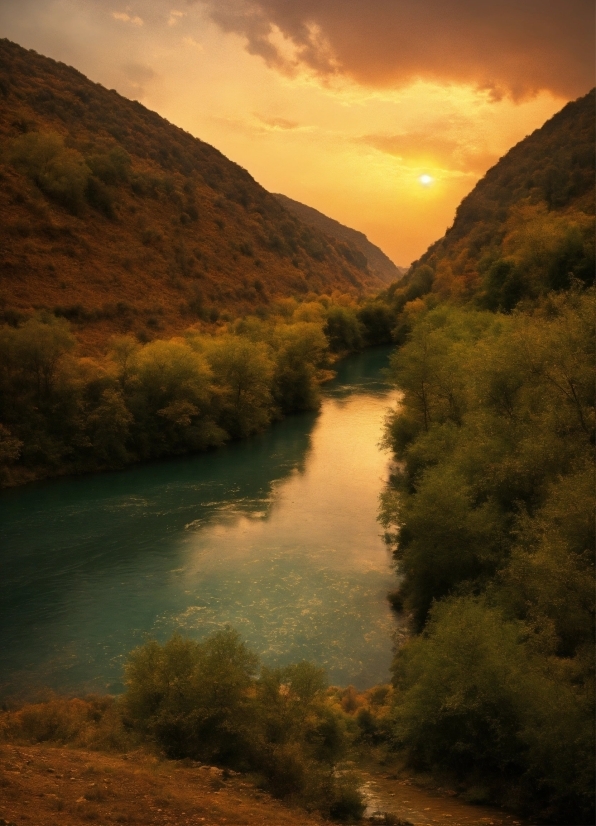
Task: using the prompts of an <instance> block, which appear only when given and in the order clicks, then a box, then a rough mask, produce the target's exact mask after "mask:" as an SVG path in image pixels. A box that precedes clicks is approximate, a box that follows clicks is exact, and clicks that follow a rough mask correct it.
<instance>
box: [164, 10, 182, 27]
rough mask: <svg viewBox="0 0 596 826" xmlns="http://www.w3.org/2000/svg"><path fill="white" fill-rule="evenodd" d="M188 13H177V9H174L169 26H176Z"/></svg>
mask: <svg viewBox="0 0 596 826" xmlns="http://www.w3.org/2000/svg"><path fill="white" fill-rule="evenodd" d="M185 15H186V12H184V11H176V9H172V11H171V12H170V17H169V18H168V26H170V27H171V26H175V25H176V23H178V22H179V21H180V18H181V17H185Z"/></svg>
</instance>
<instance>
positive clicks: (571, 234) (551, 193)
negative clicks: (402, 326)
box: [396, 91, 595, 311]
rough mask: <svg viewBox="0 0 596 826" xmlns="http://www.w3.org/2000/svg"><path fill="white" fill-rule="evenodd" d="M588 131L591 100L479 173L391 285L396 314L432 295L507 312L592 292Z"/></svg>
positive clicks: (571, 105)
mask: <svg viewBox="0 0 596 826" xmlns="http://www.w3.org/2000/svg"><path fill="white" fill-rule="evenodd" d="M594 128H595V113H594V91H592V92H590V93H588V94H587V95H585V96H584V97H582V98H579V99H578V100H576V101H574V102H572V103H569V104H567V105H566V106H565V107H564V108H563V109H562V110H561V111H560V112H558V113H557V114H556V115H555V116H554V117H552V118H551V119H550V120H549V121H547V123H545V124H544V126H542V127H541V128H540V129H537V130H536V131H535V132H533V133H532V134H531V135H529V136H528V137H527V138H525V139H524V140H522V141H521V142H520V143H518V144H517V145H516V146H514V147H513V148H512V149H511V150H510V151H509V152H508V153H507V154H506V155H505V156H504V157H503V158H501V159H500V160H499V162H498V163H497V164H496V165H495V166H494V167H492V168H491V169H489V171H488V172H487V173H486V175H485V176H484V178H482V180H480V181H479V182H478V184H477V185H476V186H475V187H474V189H473V190H472V192H470V194H469V195H468V196H466V197H465V198H464V199H463V201H462V202H461V204H460V206H459V207H458V209H457V212H456V215H455V220H454V222H453V225H452V226H451V227H450V229H448V230H447V232H446V233H445V235H444V236H443V238H441V239H439V240H438V241H437V242H436V243H434V244H433V245H432V246H431V247H429V249H428V250H427V251H426V253H425V254H424V255H423V256H422V257H421V258H420V259H419V260H418V261H416V262H414V264H413V265H412V267H411V268H410V271H409V273H408V275H407V276H406V277H405V279H404V281H403V282H402V283H401V284H400V285H399V291H398V293H399V295H400V296H401V298H400V301H399V304H400V305H401V307H403V306H404V304H405V303H407V301H411V300H413V299H416V298H418V297H419V296H421V295H423V294H425V293H427V292H429V291H430V290H432V292H435V293H437V294H438V295H440V296H442V297H451V298H455V299H457V300H464V301H469V300H473V301H474V302H475V303H477V304H479V305H480V306H482V307H485V308H487V309H492V310H504V311H510V310H511V309H513V307H515V306H516V304H517V303H518V302H519V301H521V300H523V299H530V300H534V299H536V298H538V297H539V296H540V295H543V294H544V293H546V292H548V291H549V290H553V289H554V290H560V289H564V288H566V287H567V286H569V284H570V278H571V277H574V278H576V279H579V280H580V281H581V282H583V283H585V284H590V283H592V282H593V279H594V152H595V146H594ZM431 285H432V286H431ZM398 293H396V295H397V294H398Z"/></svg>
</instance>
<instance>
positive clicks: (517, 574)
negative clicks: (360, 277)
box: [382, 95, 596, 824]
mask: <svg viewBox="0 0 596 826" xmlns="http://www.w3.org/2000/svg"><path fill="white" fill-rule="evenodd" d="M593 143H594V107H593V96H592V95H589V96H587V97H585V98H583V99H581V100H579V101H576V102H575V103H572V104H569V105H568V106H566V107H565V109H563V110H562V112H560V113H559V114H558V115H556V116H555V117H554V118H553V119H552V120H551V121H549V122H548V123H547V124H546V125H545V126H544V127H543V128H542V129H540V130H538V131H537V132H535V133H534V134H533V135H531V136H530V137H529V138H527V139H526V140H525V141H523V142H522V143H521V144H519V145H518V146H516V147H515V148H514V149H513V150H511V152H509V153H508V155H506V156H505V158H503V159H502V160H501V161H500V162H499V163H498V164H497V165H496V166H495V167H494V168H493V169H492V170H491V171H490V172H489V173H488V174H487V176H486V177H485V179H484V180H483V181H481V182H480V183H479V184H478V186H477V187H476V189H475V190H474V192H472V193H471V194H470V195H469V196H468V197H467V198H466V199H465V200H464V201H463V202H462V204H461V206H460V208H459V210H458V213H457V216H456V220H455V223H454V225H453V227H452V228H451V230H450V231H449V232H448V233H447V234H446V235H445V237H444V238H442V239H441V240H440V241H439V242H437V243H436V244H435V245H434V246H433V247H431V249H430V250H429V251H428V252H427V253H426V255H425V256H423V258H422V259H421V261H420V262H418V264H417V265H416V266H415V267H413V269H412V271H411V272H410V273H409V275H408V276H407V278H406V279H404V281H405V285H404V286H403V287H402V286H401V285H398V286H397V288H396V289H395V290H393V291H391V290H390V291H388V298H389V300H390V301H392V302H393V303H392V306H393V308H394V311H397V312H398V313H400V322H399V324H398V335H399V337H401V339H402V342H403V346H402V347H400V348H399V350H398V351H397V352H396V353H395V355H394V357H393V359H392V365H391V370H392V373H393V378H394V381H395V383H396V385H397V386H398V387H399V388H400V390H401V391H402V393H403V396H402V399H401V401H400V407H399V409H397V410H394V411H392V413H391V415H390V416H389V417H388V420H387V430H386V442H387V445H388V446H391V447H392V449H393V450H394V452H395V454H396V458H397V459H398V460H399V463H398V464H396V472H395V475H394V478H393V480H392V483H391V485H390V486H389V487H388V489H387V491H386V493H385V498H384V503H383V508H382V520H383V522H384V524H385V527H386V529H387V532H388V533H387V537H388V540H389V541H390V542H391V543H392V544H393V546H394V552H395V555H396V558H397V559H398V560H399V565H400V570H401V573H402V577H401V582H400V585H399V589H398V590H397V591H396V592H395V593H394V594H392V596H391V599H392V602H393V604H394V607H395V608H396V609H397V610H399V611H404V612H405V613H406V615H407V616H408V617H409V621H410V624H411V628H412V631H413V636H412V638H411V639H410V640H409V641H408V642H407V644H406V645H404V646H403V647H402V649H401V650H400V651H398V653H397V655H396V658H395V661H394V689H395V700H394V708H393V718H392V719H393V729H392V737H393V741H394V743H397V744H399V745H400V746H401V747H402V748H403V749H404V751H405V752H406V754H407V756H408V759H409V761H410V762H411V763H412V764H413V765H416V766H417V767H418V768H422V769H425V770H429V769H430V770H432V771H437V770H440V771H441V772H448V773H451V774H452V776H454V782H458V783H462V784H466V785H467V786H468V790H469V794H470V796H471V798H472V797H473V799H475V800H477V801H483V800H485V801H486V800H490V799H492V800H501V801H507V803H508V805H512V806H513V807H515V808H516V809H518V810H521V811H522V812H524V811H525V812H526V813H529V814H530V815H531V817H532V822H548V823H559V824H563V823H565V824H571V823H576V824H584V823H592V822H593V820H594V760H593V754H594V737H593V734H594V673H595V670H594V668H595V663H594V547H595V537H594V466H593V460H594V442H595V420H594V406H595V398H594V352H595V342H594V317H595V313H596V304H595V298H596V296H595V294H594V288H593V286H592V281H593V272H594V253H593V245H594V235H593V200H592V196H593V187H594V169H593V158H594V146H593Z"/></svg>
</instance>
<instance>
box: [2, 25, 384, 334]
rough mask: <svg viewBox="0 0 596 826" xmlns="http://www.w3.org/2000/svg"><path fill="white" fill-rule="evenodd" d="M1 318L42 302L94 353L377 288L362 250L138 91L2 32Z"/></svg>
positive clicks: (23, 312)
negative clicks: (302, 216) (300, 212)
mask: <svg viewBox="0 0 596 826" xmlns="http://www.w3.org/2000/svg"><path fill="white" fill-rule="evenodd" d="M0 181H1V183H2V186H1V187H0V261H1V264H2V273H3V278H2V286H1V290H0V314H1V315H2V317H3V320H5V321H8V322H9V323H15V322H18V321H19V320H20V319H22V318H24V317H26V316H28V315H30V314H31V312H32V311H33V310H47V311H49V312H50V313H52V314H54V315H59V316H64V317H66V318H67V319H69V320H70V321H71V322H73V323H74V324H75V332H76V333H77V337H78V338H79V340H83V341H84V342H85V343H86V345H87V346H88V347H91V348H92V349H93V348H95V349H97V347H100V348H101V346H102V345H103V342H105V340H106V338H107V336H109V335H111V334H113V333H122V332H127V331H130V332H132V333H134V334H136V335H137V336H138V337H139V338H140V339H141V340H150V339H152V338H154V337H156V336H158V335H159V336H160V337H163V336H164V335H165V334H172V333H173V332H176V331H179V330H181V329H185V328H187V327H188V326H190V325H192V324H193V323H196V322H197V321H199V320H203V321H206V322H214V321H216V320H217V319H218V318H221V317H223V318H224V319H225V318H226V317H228V318H231V317H235V316H237V315H240V314H243V313H246V312H253V313H254V312H255V311H259V308H261V311H262V309H263V308H266V306H267V304H268V303H269V302H270V301H271V300H274V299H276V298H279V297H283V296H289V295H292V294H295V295H300V294H303V295H304V294H307V293H309V292H314V293H331V292H332V291H334V290H339V291H340V292H348V293H353V294H361V293H362V292H364V291H370V290H374V289H378V287H379V286H381V283H380V281H379V280H378V279H377V278H376V277H375V276H374V275H372V274H371V273H370V272H368V270H367V268H366V265H365V264H364V262H363V261H362V260H361V258H360V257H359V256H358V254H357V252H356V251H355V250H354V249H352V248H350V247H349V246H348V245H346V244H345V243H343V242H341V243H340V242H337V241H335V240H334V239H332V238H330V237H329V236H327V235H324V234H323V233H321V232H320V231H318V230H316V229H314V228H313V227H311V226H306V225H305V224H304V223H302V222H301V221H300V220H298V219H297V218H296V216H295V215H294V214H293V213H290V212H288V211H287V210H286V209H284V207H283V206H281V205H280V203H279V202H278V200H277V199H276V198H274V197H273V196H272V195H270V194H269V193H268V192H266V191H265V190H264V189H263V188H262V187H261V186H260V185H259V184H257V183H256V182H255V181H254V180H253V178H251V176H250V175H249V174H248V172H246V171H245V170H244V169H242V168H241V167H239V166H238V165H236V164H234V163H232V162H231V161H229V160H228V159H227V158H225V157H224V156H223V155H222V154H221V153H220V152H219V151H218V150H217V149H215V148H213V147H212V146H209V145H208V144H206V143H204V142H203V141H201V140H198V139H197V138H194V137H193V136H191V135H190V134H188V133H186V132H184V131H183V130H182V129H179V128H178V127H176V126H174V125H172V124H170V123H168V122H167V121H166V120H164V119H163V118H161V117H160V116H159V115H157V114H156V113H154V112H151V111H149V110H147V109H146V108H145V107H143V106H142V105H141V104H140V103H138V102H136V101H130V100H127V99H125V98H123V97H121V96H120V95H118V94H117V93H116V92H115V91H113V90H111V91H108V90H107V89H105V88H103V87H102V86H100V85H99V84H96V83H92V82H91V81H89V80H88V79H87V78H85V77H84V76H83V75H82V74H80V73H79V72H78V71H76V70H75V69H73V68H70V67H68V66H65V65H64V64H61V63H57V62H55V61H54V60H51V59H49V58H46V57H42V56H41V55H39V54H37V53H36V52H33V51H27V50H25V49H23V48H21V47H20V46H18V45H16V44H14V43H11V42H10V41H8V40H1V41H0Z"/></svg>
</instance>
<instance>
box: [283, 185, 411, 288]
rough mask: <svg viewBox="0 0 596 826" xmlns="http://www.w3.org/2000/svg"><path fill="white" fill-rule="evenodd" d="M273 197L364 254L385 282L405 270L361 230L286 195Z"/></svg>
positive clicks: (332, 236) (315, 225)
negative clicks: (347, 225) (345, 224)
mask: <svg viewBox="0 0 596 826" xmlns="http://www.w3.org/2000/svg"><path fill="white" fill-rule="evenodd" d="M275 197H276V198H277V200H278V201H279V202H280V203H281V204H282V205H283V206H284V207H285V208H286V209H287V210H288V211H289V212H293V213H294V215H296V216H297V217H298V218H300V220H301V221H303V222H304V223H305V224H309V226H311V227H316V229H318V230H320V231H321V232H324V233H325V234H326V235H328V236H330V237H331V238H336V239H337V240H338V241H342V242H343V243H345V244H348V245H349V246H351V247H353V248H355V249H356V250H357V251H358V252H360V253H361V254H362V255H363V256H364V258H365V260H366V264H367V266H368V269H369V271H370V272H371V273H373V274H374V275H376V276H377V277H378V278H380V279H381V280H382V281H384V282H385V283H386V284H390V283H391V282H392V281H398V280H399V279H400V278H401V277H402V276H403V275H404V274H405V273H406V272H407V267H398V266H396V265H395V264H394V263H393V261H392V260H391V259H390V258H388V257H387V256H386V255H385V253H384V252H383V250H382V249H380V248H379V247H377V246H375V244H372V243H371V242H370V241H369V240H368V238H367V237H366V235H365V234H364V233H363V232H358V230H356V229H350V227H346V226H344V225H343V224H340V223H339V221H336V220H335V219H334V218H329V217H328V216H327V215H324V214H323V213H322V212H319V211H318V210H317V209H313V208H312V207H309V206H306V205H305V204H301V203H300V202H299V201H293V200H292V198H288V197H287V195H280V194H277V193H275Z"/></svg>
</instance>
